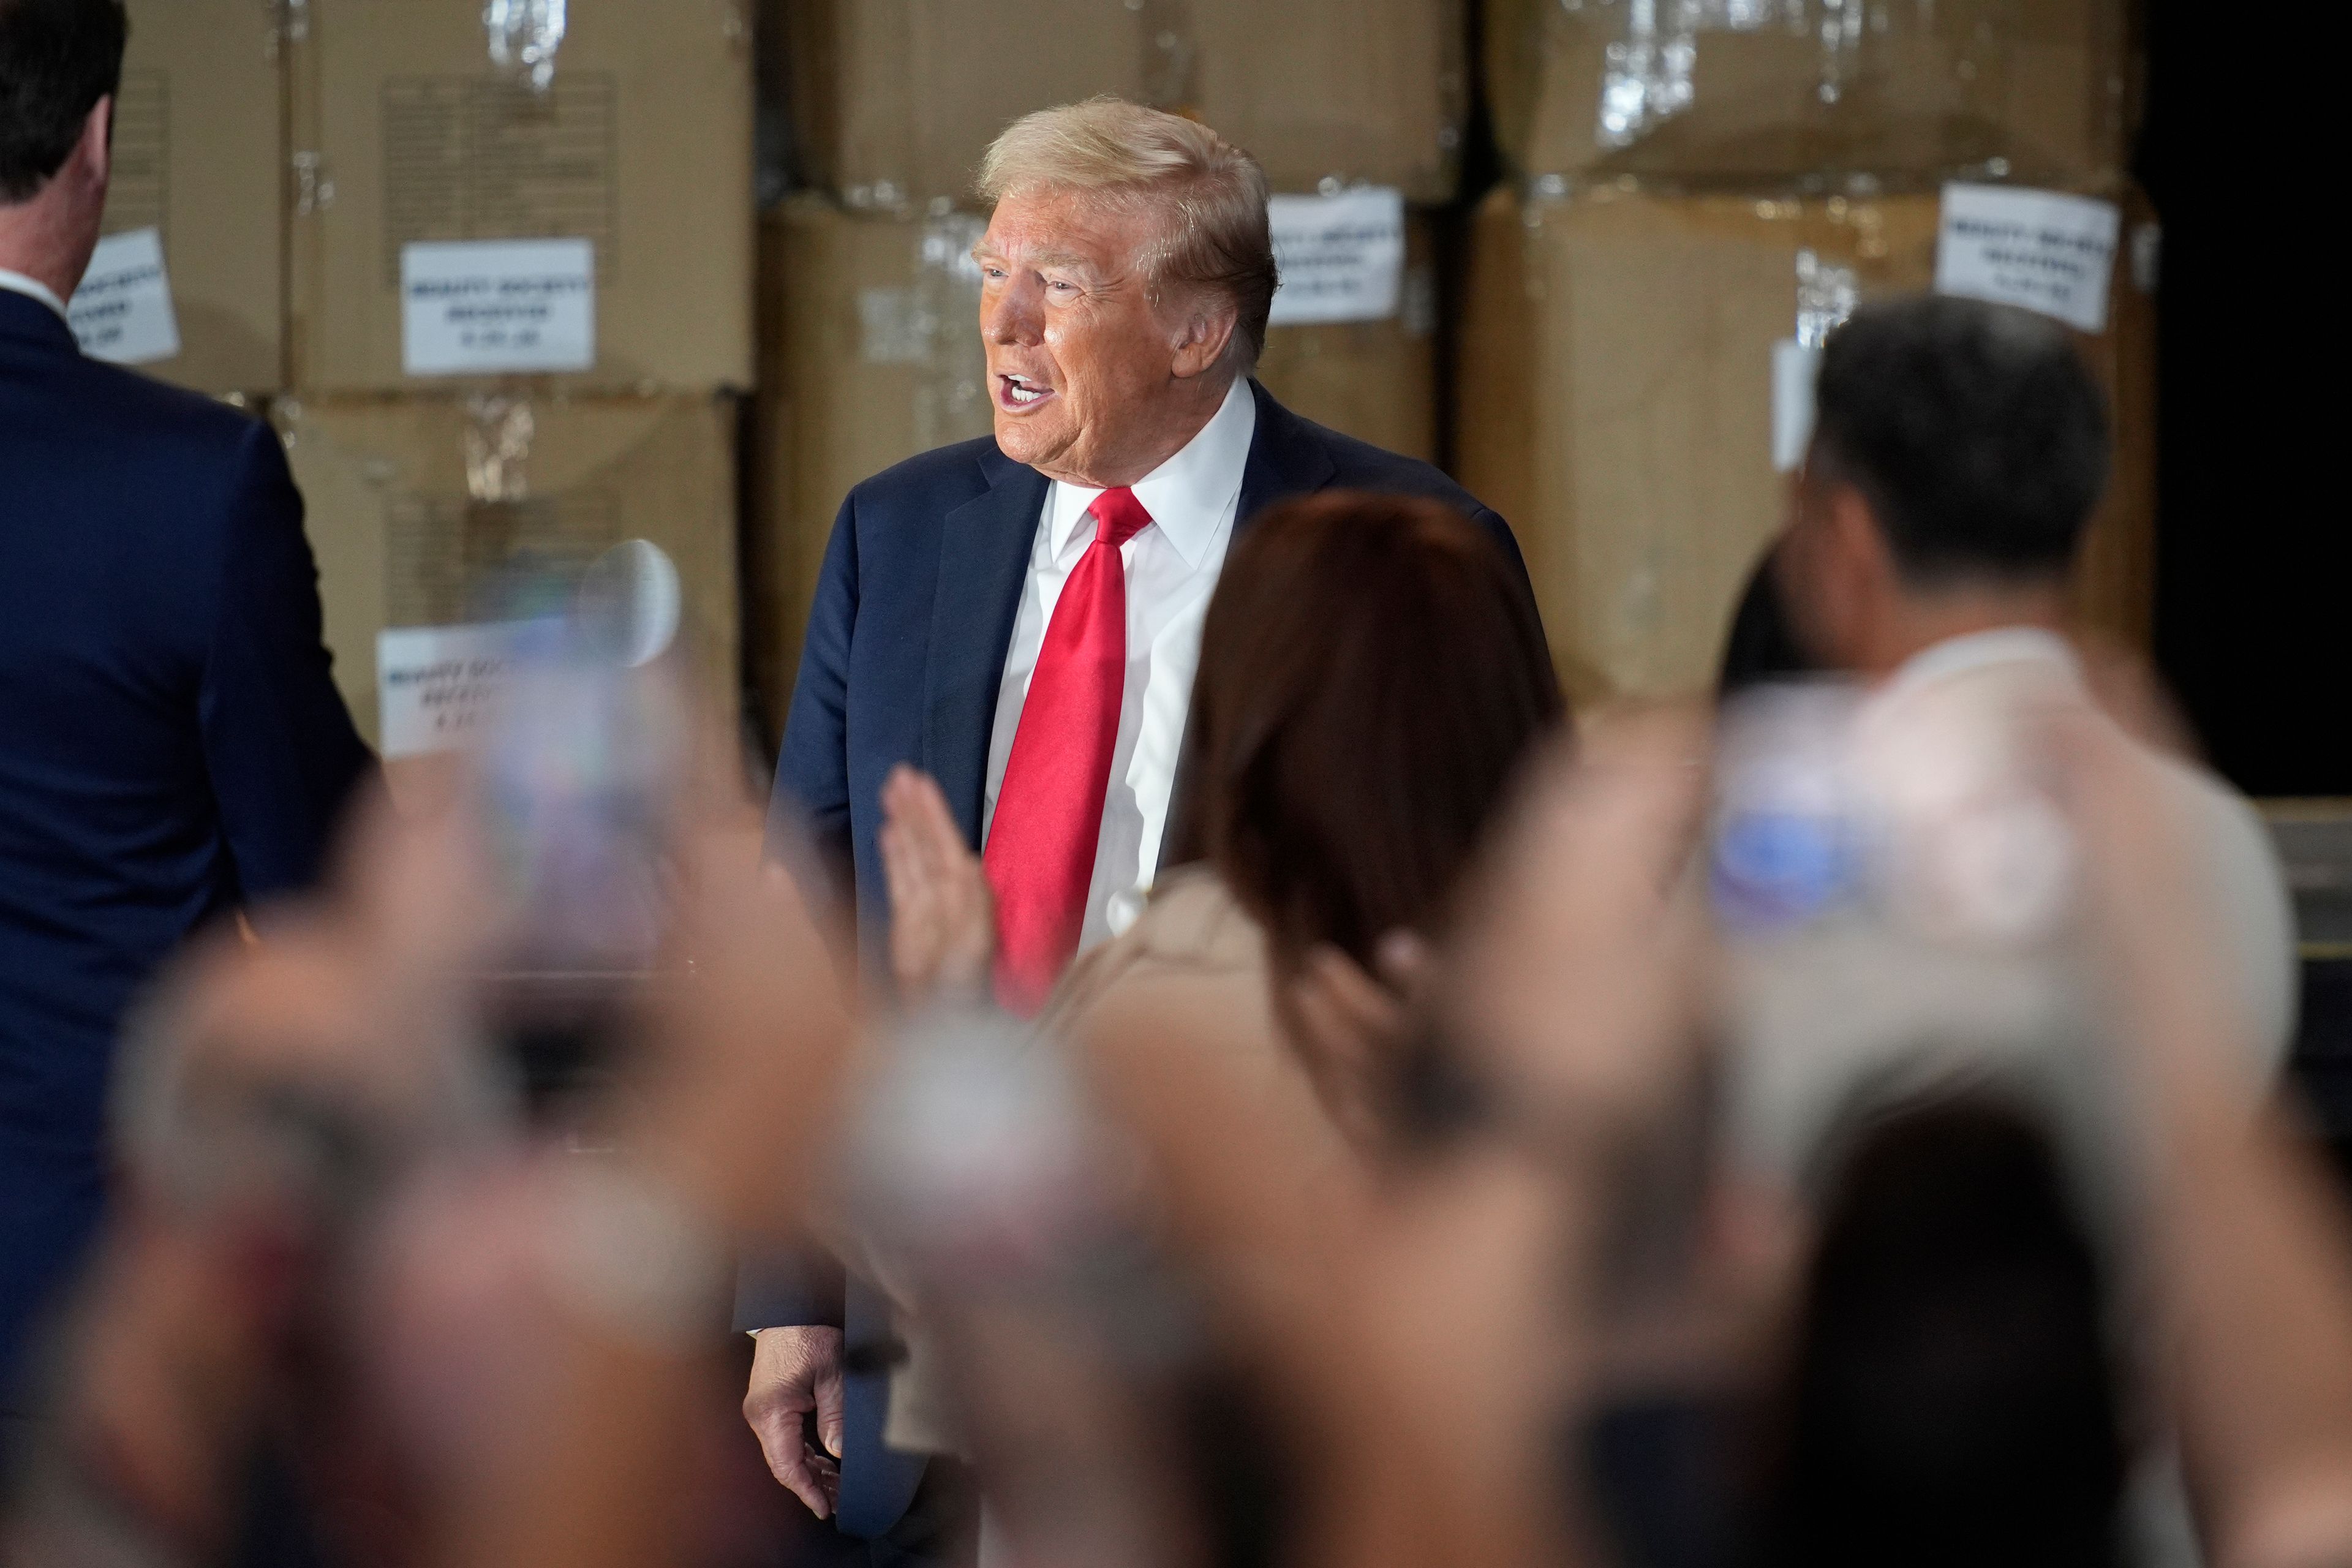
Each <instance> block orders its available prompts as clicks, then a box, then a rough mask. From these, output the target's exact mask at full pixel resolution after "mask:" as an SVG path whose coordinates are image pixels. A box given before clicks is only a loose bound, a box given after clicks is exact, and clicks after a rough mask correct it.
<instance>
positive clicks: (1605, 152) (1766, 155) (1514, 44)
mask: <svg viewBox="0 0 2352 1568" xmlns="http://www.w3.org/2000/svg"><path fill="white" fill-rule="evenodd" d="M1486 4H1487V7H1488V11H1487V15H1488V42H1487V61H1488V68H1489V76H1490V79H1491V80H1492V81H1493V82H1494V83H1495V88H1494V94H1495V101H1496V133H1497V136H1498V139H1499V141H1500V142H1501V144H1502V147H1503V150H1504V152H1505V154H1506V156H1507V158H1508V159H1509V160H1510V161H1511V162H1513V163H1517V164H1518V165H1519V166H1520V167H1522V168H1524V169H1527V170H1528V171H1529V172H1552V171H1572V170H1581V169H1587V168H1597V167H1602V166H1609V167H1617V168H1621V169H1626V170H1633V171H1638V172H1643V173H1647V174H1665V175H1674V176H1685V177H1698V178H1707V177H1726V176H1729V177H1755V176H1759V175H1771V174H1780V175H1783V176H1793V175H1798V174H1808V173H1818V172H1822V171H1824V170H1828V169H1831V168H1833V167H1834V168H1870V169H1874V170H1877V171H1879V172H1882V173H1904V174H1920V173H1923V172H1926V173H1937V172H1947V171H1948V170H1951V169H1955V168H1968V169H1973V170H1977V171H1979V172H1981V173H1983V174H1987V175H1990V176H1991V177H1994V178H2005V177H2008V176H2009V175H2010V174H2012V173H2014V174H2025V175H2028V176H2029V177H2033V176H2042V175H2059V174H2091V173H2102V174H2103V173H2106V172H2111V171H2112V170H2113V168H2114V167H2115V165H2116V163H2117V162H2118V161H2119V160H2120V159H2121V158H2122V156H2123V154H2124V151H2125V145H2124V134H2123V133H2124V130H2125V109H2126V98H2127V89H2126V76H2125V73H2126V60H2127V51H2126V26H2125V13H2126V6H2125V5H2124V4H2122V3H2121V0H1933V3H1931V0H1486ZM1587 94H1590V95H1591V99H1590V100H1589V101H1588V100H1586V97H1585V95H1587ZM2077 105H2079V106H2080V107H2075V106H2077ZM2084 110H2089V112H2084ZM1898 124H1899V126H1900V130H1899V131H1898V130H1897V129H1896V127H1897V126H1898ZM1890 138H1892V140H1890Z"/></svg>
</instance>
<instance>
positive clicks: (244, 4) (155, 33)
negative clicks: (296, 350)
mask: <svg viewBox="0 0 2352 1568" xmlns="http://www.w3.org/2000/svg"><path fill="white" fill-rule="evenodd" d="M278 58H279V40H278V35H277V32H276V27H275V21H274V17H273V15H272V13H271V11H270V10H269V9H268V8H266V7H264V6H261V5H255V4H254V3H253V0H131V47H130V49H129V51H128V53H127V54H126V55H125V57H124V58H123V62H122V90H121V95H120V96H119V97H118V98H117V100H116V105H115V117H114V183H113V186H112V188H111V189H110V191H109V192H108V194H107V204H106V220H105V232H106V233H108V234H110V235H113V234H123V233H128V232H130V231H131V230H134V229H142V228H152V229H155V230H158V231H159V232H160V234H161V236H162V238H163V267H164V271H165V273H166V274H167V275H168V277H169V278H170V280H171V288H172V308H173V315H174V316H175V317H176V318H177V319H178V322H179V329H180V353H178V355H176V356H175V357H173V358H172V359H168V360H159V361H155V362H153V363H147V364H142V365H141V366H139V367H138V368H139V369H140V370H142V371H143V372H145V373H146V374H150V375H154V376H160V377H161V378H163V380H165V381H172V382H177V383H178V384H181V385H183V386H189V387H194V388H195V389H196V390H197V391H199V392H209V393H214V394H229V393H258V394H267V393H271V392H275V391H277V390H278V388H279V387H280V386H282V385H283V384H285V374H286V365H285V289H284V288H283V281H284V279H285V266H284V253H283V245H284V229H285V219H284V212H283V205H284V190H285V168H286V158H285V142H284V138H283V135H282V132H283V129H284V125H283V117H284V110H285V102H284V93H283V89H282V84H281V80H280V77H279V71H278Z"/></svg>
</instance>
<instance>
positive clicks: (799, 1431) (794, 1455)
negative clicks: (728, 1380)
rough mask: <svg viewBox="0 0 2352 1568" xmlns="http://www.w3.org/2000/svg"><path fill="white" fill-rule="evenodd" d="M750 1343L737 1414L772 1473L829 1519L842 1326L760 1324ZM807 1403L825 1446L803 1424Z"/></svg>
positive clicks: (834, 1493) (834, 1486)
mask: <svg viewBox="0 0 2352 1568" xmlns="http://www.w3.org/2000/svg"><path fill="white" fill-rule="evenodd" d="M752 1343H753V1344H754V1345H755V1346H756V1347H757V1348H756V1349H754V1350H753V1351H752V1352H751V1389H750V1390H749V1392H747V1393H746V1394H744V1395H743V1419H744V1420H746V1421H748V1422H750V1423H751V1430H752V1431H753V1432H755V1433H757V1434H758V1435H759V1438H760V1450H761V1452H762V1453H763V1454H765V1455H766V1456H767V1457H768V1468H769V1469H770V1470H772V1471H773V1472H774V1474H775V1478H776V1479H777V1480H779V1481H781V1482H782V1483H783V1484H784V1486H785V1487H786V1488H788V1489H790V1490H791V1491H792V1493H793V1496H794V1497H797V1498H799V1499H800V1500H801V1501H803V1502H804V1503H806V1504H808V1508H809V1511H810V1512H811V1513H813V1514H814V1515H816V1516H817V1518H819V1519H831V1518H832V1517H833V1510H834V1504H835V1501H836V1500H838V1499H839V1497H840V1495H841V1468H840V1464H839V1461H840V1458H841V1331H840V1330H839V1329H825V1328H791V1329H761V1331H759V1332H758V1333H757V1334H755V1335H753V1336H752ZM812 1410H814V1411H815V1412H816V1431H817V1436H818V1437H819V1438H820V1439H821V1440H822V1441H823V1443H824V1448H823V1449H819V1448H818V1447H817V1446H816V1445H815V1444H814V1443H811V1442H810V1441H809V1440H808V1435H807V1433H806V1432H805V1431H804V1430H803V1425H802V1417H803V1416H804V1415H807V1414H808V1413H809V1412H810V1411H812Z"/></svg>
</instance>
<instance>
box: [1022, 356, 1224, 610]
mask: <svg viewBox="0 0 2352 1568" xmlns="http://www.w3.org/2000/svg"><path fill="white" fill-rule="evenodd" d="M1256 436H1257V398H1256V397H1255V395H1252V394H1251V392H1250V386H1249V378H1248V377H1247V376H1240V375H1237V376H1235V377H1234V384H1233V385H1232V386H1231V387H1229V388H1227V389H1226V392H1225V400H1224V402H1223V403H1222V404H1220V405H1218V407H1217V411H1216V413H1214V414H1213V415H1211V416H1209V422H1208V423H1207V424H1206V425H1203V426H1201V429H1200V433H1199V434H1198V435H1196V436H1194V437H1192V439H1191V440H1190V441H1187V442H1185V443H1184V446H1183V448H1182V449H1181V451H1179V452H1178V453H1177V454H1176V455H1175V456H1174V457H1172V458H1169V459H1168V460H1167V461H1166V462H1164V463H1162V464H1160V466H1159V467H1158V468H1154V469H1152V470H1151V471H1150V473H1148V474H1146V475H1144V476H1143V478H1141V479H1138V480H1136V481H1135V484H1134V487H1133V488H1134V490H1135V499H1136V500H1139V501H1140V502H1142V503H1143V510H1146V511H1148V512H1150V514H1151V521H1152V523H1153V525H1154V526H1156V527H1157V528H1158V529H1159V530H1160V534H1161V536H1162V537H1164V538H1165V539H1166V540H1167V541H1168V542H1169V543H1170V544H1171V545H1173V546H1174V547H1175V550H1176V553H1177V554H1179V555H1181V556H1182V557H1183V558H1184V564H1185V565H1187V566H1198V565H1200V563H1201V561H1202V556H1203V555H1205V554H1206V553H1207V552H1208V549H1209V546H1210V544H1211V543H1212V542H1214V541H1215V539H1216V536H1217V528H1218V525H1219V524H1221V523H1223V521H1224V518H1225V512H1226V510H1227V509H1228V508H1230V507H1231V506H1232V505H1233V504H1234V501H1235V500H1237V499H1238V498H1239V497H1240V495H1241V492H1242V474H1243V471H1244V469H1245V468H1248V466H1249V452H1250V443H1251V441H1253V440H1254V439H1255V437H1256ZM1100 494H1102V491H1100V490H1098V489H1087V488H1085V487H1084V486H1082V485H1072V484H1065V483H1061V482H1059V481H1056V482H1055V486H1054V499H1053V502H1052V506H1053V519H1052V530H1053V531H1052V539H1053V548H1054V551H1055V553H1056V554H1058V553H1060V552H1062V551H1063V550H1065V549H1066V548H1067V547H1068V545H1069V543H1070V541H1071V538H1072V537H1073V535H1074V534H1075V533H1076V531H1077V530H1078V529H1079V528H1081V527H1084V526H1089V525H1088V524H1087V508H1088V507H1090V506H1092V505H1094V504H1095V498H1096V497H1097V496H1098V495H1100Z"/></svg>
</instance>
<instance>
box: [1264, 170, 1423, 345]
mask: <svg viewBox="0 0 2352 1568" xmlns="http://www.w3.org/2000/svg"><path fill="white" fill-rule="evenodd" d="M1268 216H1269V217H1271V218H1272V220H1273V225H1274V258H1275V262H1276V265H1277V266H1279V267H1280V268H1282V287H1280V288H1279V289H1276V290H1275V294H1274V315H1273V318H1272V322H1273V324H1274V325H1275V326H1277V327H1292V326H1302V325H1305V324H1307V323H1308V322H1312V321H1386V320H1387V319H1388V318H1389V317H1391V316H1393V315H1395V314H1396V313H1397V308H1398V304H1399V301H1400V299H1401V297H1402V292H1403V281H1404V193H1403V192H1402V191H1395V190H1389V189H1385V188H1379V187H1375V188H1370V189H1365V190H1356V191H1342V192H1340V193H1339V195H1336V196H1276V197H1275V198H1274V200H1273V201H1272V203H1271V204H1269V206H1268Z"/></svg>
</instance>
